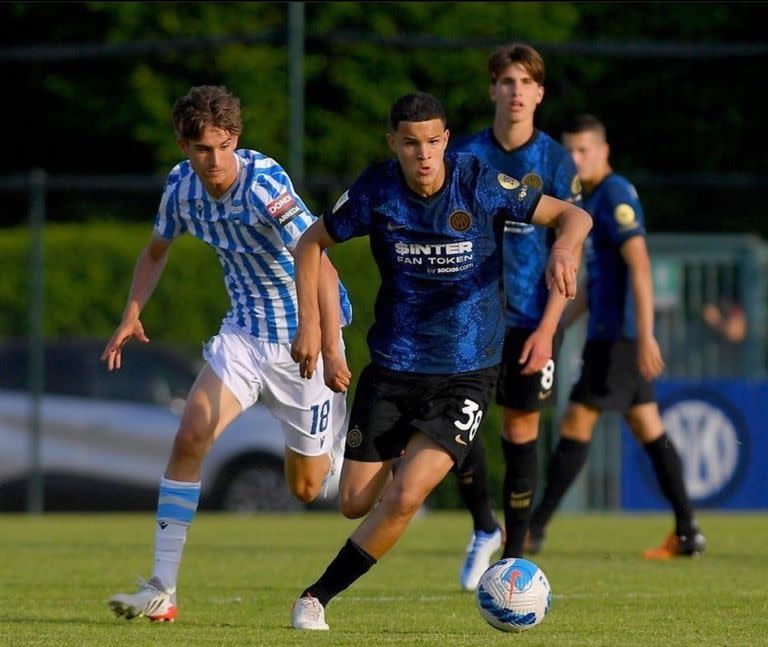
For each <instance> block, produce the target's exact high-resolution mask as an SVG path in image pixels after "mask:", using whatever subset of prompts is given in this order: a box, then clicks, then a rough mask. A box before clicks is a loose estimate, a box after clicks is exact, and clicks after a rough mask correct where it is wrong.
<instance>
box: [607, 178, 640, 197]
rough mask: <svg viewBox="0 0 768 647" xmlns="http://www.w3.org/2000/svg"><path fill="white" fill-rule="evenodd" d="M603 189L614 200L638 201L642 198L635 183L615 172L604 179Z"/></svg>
mask: <svg viewBox="0 0 768 647" xmlns="http://www.w3.org/2000/svg"><path fill="white" fill-rule="evenodd" d="M603 190H604V191H605V192H606V194H607V195H608V196H609V198H610V199H611V201H613V202H637V201H639V199H640V198H639V196H638V194H637V189H635V186H634V184H632V182H630V181H629V180H628V179H627V178H626V177H624V176H623V175H621V174H619V173H615V172H614V173H611V174H610V175H609V176H608V177H606V178H605V179H604V180H603Z"/></svg>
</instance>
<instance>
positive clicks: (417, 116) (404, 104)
mask: <svg viewBox="0 0 768 647" xmlns="http://www.w3.org/2000/svg"><path fill="white" fill-rule="evenodd" d="M432 119H440V120H441V121H442V122H443V125H445V124H446V122H447V119H446V117H445V109H444V108H443V104H442V103H440V101H438V100H437V98H436V97H433V96H432V95H431V94H427V93H426V92H412V93H411V94H405V95H403V96H402V97H400V98H399V99H397V101H395V102H394V103H393V104H392V108H391V109H390V111H389V126H390V128H391V129H392V132H394V131H396V130H397V127H398V126H399V125H400V122H401V121H431V120H432Z"/></svg>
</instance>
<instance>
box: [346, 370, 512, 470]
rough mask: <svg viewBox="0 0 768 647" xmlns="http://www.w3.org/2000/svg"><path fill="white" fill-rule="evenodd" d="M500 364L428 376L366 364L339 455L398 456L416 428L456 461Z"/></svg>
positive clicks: (477, 422) (485, 402)
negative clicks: (345, 438) (341, 453)
mask: <svg viewBox="0 0 768 647" xmlns="http://www.w3.org/2000/svg"><path fill="white" fill-rule="evenodd" d="M498 374H499V367H498V366H492V367H489V368H484V369H479V370H476V371H467V372H465V373H452V374H450V375H433V374H429V373H403V372H399V371H391V370H389V369H386V368H384V367H382V366H378V365H377V364H369V365H368V366H366V367H365V368H364V369H363V371H362V372H361V373H360V379H359V380H358V384H357V389H356V390H355V399H354V401H353V403H352V411H351V413H350V416H349V427H348V430H347V443H346V447H345V450H344V457H345V458H348V459H350V460H353V461H362V462H379V461H386V460H390V459H394V458H397V457H398V456H400V455H401V454H402V452H403V450H404V449H405V447H406V445H407V444H408V441H409V439H410V438H411V436H412V435H413V434H414V433H415V432H417V431H420V432H421V433H423V434H424V435H425V436H428V437H429V438H430V439H432V440H434V441H435V442H436V443H437V444H438V445H440V446H441V447H442V448H443V449H445V450H446V451H447V452H448V453H449V454H450V455H451V456H453V459H454V460H455V461H456V463H457V464H459V465H460V464H461V463H462V462H463V460H464V457H465V456H466V454H467V452H468V451H469V446H470V444H471V443H472V441H473V440H474V438H475V434H476V433H477V430H478V428H479V426H480V423H481V422H482V419H483V416H484V415H485V412H486V411H487V408H488V401H489V399H490V394H491V389H492V387H493V385H494V384H495V383H496V380H497V378H498Z"/></svg>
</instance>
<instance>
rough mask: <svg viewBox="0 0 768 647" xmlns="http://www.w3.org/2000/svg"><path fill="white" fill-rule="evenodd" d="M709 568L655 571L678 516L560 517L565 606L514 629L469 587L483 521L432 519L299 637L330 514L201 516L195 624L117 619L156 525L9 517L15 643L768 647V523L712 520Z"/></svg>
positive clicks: (184, 588)
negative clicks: (474, 531) (472, 552)
mask: <svg viewBox="0 0 768 647" xmlns="http://www.w3.org/2000/svg"><path fill="white" fill-rule="evenodd" d="M699 519H700V521H701V525H702V528H703V530H704V532H705V534H706V536H707V538H708V540H709V545H710V548H709V551H708V553H707V554H706V556H705V557H703V558H702V559H700V560H676V561H674V562H668V563H646V562H643V561H642V560H640V559H639V557H638V555H639V553H640V551H641V550H642V549H643V548H645V547H647V546H648V545H652V544H655V543H657V542H658V541H659V540H660V539H661V538H662V536H663V535H664V534H665V533H666V532H667V531H668V530H669V523H670V519H669V518H668V517H666V516H655V515H654V516H645V515H643V516H613V515H611V516H603V515H594V516H575V515H574V516H569V515H561V516H559V517H556V518H555V521H554V522H553V524H552V527H551V529H550V536H549V539H548V543H547V545H546V546H545V550H544V552H542V554H541V555H539V556H538V557H537V559H536V560H535V561H536V562H537V563H538V564H539V566H541V568H542V569H543V570H544V572H545V573H546V574H547V576H548V578H549V580H550V583H551V585H552V589H553V594H554V601H553V605H552V609H551V611H550V614H549V615H548V616H547V618H546V619H545V621H544V622H543V624H542V625H540V626H539V627H537V628H535V629H533V630H531V631H530V632H527V633H525V634H503V633H501V632H498V631H496V630H494V629H492V628H491V627H490V626H489V625H487V624H486V623H485V622H484V621H483V620H482V618H481V617H480V615H479V613H478V611H477V609H476V606H475V600H474V596H473V595H472V594H468V593H462V592H460V591H459V590H458V584H457V582H458V569H459V565H460V561H461V558H462V553H463V550H464V547H465V544H466V541H467V539H468V533H469V528H470V526H469V517H468V515H467V514H465V513H461V512H433V513H429V514H427V515H425V516H423V517H421V518H418V519H416V520H415V521H414V522H413V523H412V524H411V526H410V528H409V529H408V531H407V533H406V535H405V536H404V537H403V539H402V540H401V541H400V543H399V544H398V545H397V546H396V547H395V548H394V549H393V551H392V552H391V553H390V554H389V555H387V556H385V557H384V559H383V560H382V561H381V562H380V563H379V564H377V565H376V566H374V568H373V569H372V570H371V571H370V572H369V573H368V575H366V576H365V577H364V578H363V579H361V580H360V581H358V582H357V583H355V584H354V585H353V586H352V587H351V588H350V589H348V590H347V591H345V592H343V593H342V594H341V595H340V596H339V597H337V598H336V599H335V600H333V601H332V602H331V603H330V605H329V607H328V610H327V620H328V622H329V624H330V625H331V630H330V632H296V631H294V630H292V629H290V628H289V608H290V605H291V603H292V601H293V599H294V597H295V596H296V595H297V594H298V593H299V592H301V590H302V588H303V586H305V585H307V584H309V583H311V582H312V581H314V580H315V579H316V577H317V576H318V575H319V574H320V573H321V572H322V570H323V569H324V568H325V566H326V565H327V563H328V562H329V561H330V559H331V558H332V557H333V556H334V555H335V554H336V552H337V550H338V548H339V547H340V546H341V544H342V542H343V541H344V539H345V538H346V537H347V536H348V535H349V533H350V532H351V531H352V530H353V528H354V527H355V522H351V521H347V520H345V519H343V518H341V517H340V516H338V515H335V514H330V513H307V514H304V515H296V516H293V515H291V516H280V515H276V516H254V517H232V516H219V515H215V514H200V515H198V517H197V519H196V520H195V523H194V525H193V527H192V531H191V533H190V537H189V540H188V542H187V548H186V553H185V558H184V563H183V566H182V571H181V578H180V587H179V598H180V600H179V601H180V604H179V618H178V620H177V621H176V623H174V624H150V623H149V622H147V621H146V620H145V619H144V618H139V619H136V620H133V621H130V622H128V621H126V620H124V619H117V618H114V617H113V616H112V615H111V614H110V612H109V610H108V608H107V605H106V600H107V598H108V597H109V596H110V595H111V594H113V593H115V592H118V591H123V590H131V589H132V588H133V586H134V581H135V576H136V575H139V574H141V575H144V576H147V577H148V576H149V570H150V568H151V562H152V545H153V541H154V527H153V526H154V524H153V516H152V515H149V514H148V515H127V514H126V515H91V516H87V515H46V516H39V517H32V516H23V515H5V516H0V545H1V546H2V559H1V560H0V645H3V646H6V645H8V646H14V647H16V646H23V647H27V646H32V645H46V646H47V645H72V646H75V645H77V646H83V645H97V646H100V647H102V646H109V645H115V646H121V647H125V646H131V647H134V646H144V645H147V646H149V645H151V646H160V647H171V646H185V647H187V646H191V645H194V646H196V647H197V646H200V647H202V646H209V645H249V646H254V645H269V646H283V645H312V646H317V645H354V646H355V647H362V646H367V645H376V646H380V645H440V646H441V647H453V646H459V645H478V646H485V645H513V644H514V645H536V646H541V647H545V646H550V645H551V646H557V647H570V646H571V645H601V646H605V647H613V646H623V645H637V646H641V645H642V646H643V647H653V646H656V645H659V646H664V647H668V646H670V645H674V646H675V647H677V646H682V645H697V646H698V645H722V646H729V647H730V646H734V647H742V646H746V645H768V585H766V577H767V576H768V515H765V516H761V515H711V514H710V515H700V517H699Z"/></svg>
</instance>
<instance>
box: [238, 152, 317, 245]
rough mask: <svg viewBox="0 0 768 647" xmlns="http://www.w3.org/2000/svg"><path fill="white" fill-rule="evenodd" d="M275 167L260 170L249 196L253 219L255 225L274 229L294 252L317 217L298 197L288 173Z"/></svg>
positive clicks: (273, 165)
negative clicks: (302, 236) (257, 223)
mask: <svg viewBox="0 0 768 647" xmlns="http://www.w3.org/2000/svg"><path fill="white" fill-rule="evenodd" d="M272 162H273V164H272V165H270V166H267V167H264V168H259V170H258V172H257V173H256V175H255V177H254V178H253V181H252V183H251V186H250V188H249V190H248V193H247V199H248V207H249V211H250V213H249V216H250V218H251V219H252V221H253V222H260V223H261V224H265V225H268V226H270V227H272V228H273V229H274V230H275V231H277V233H278V234H279V235H280V237H281V238H282V240H283V243H284V244H285V246H286V247H287V248H289V249H293V248H294V247H295V246H296V243H298V241H299V238H300V237H301V234H303V233H304V231H306V229H307V228H308V227H309V226H310V225H311V224H312V223H313V222H314V221H315V216H314V215H313V214H312V212H311V211H310V210H309V209H308V208H307V206H306V205H305V204H304V201H303V200H302V199H301V198H300V197H299V196H298V195H297V194H296V191H295V190H294V188H293V182H291V178H290V177H288V174H287V173H286V172H285V170H284V169H283V168H282V166H280V164H278V163H277V162H275V161H274V160H272Z"/></svg>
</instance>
